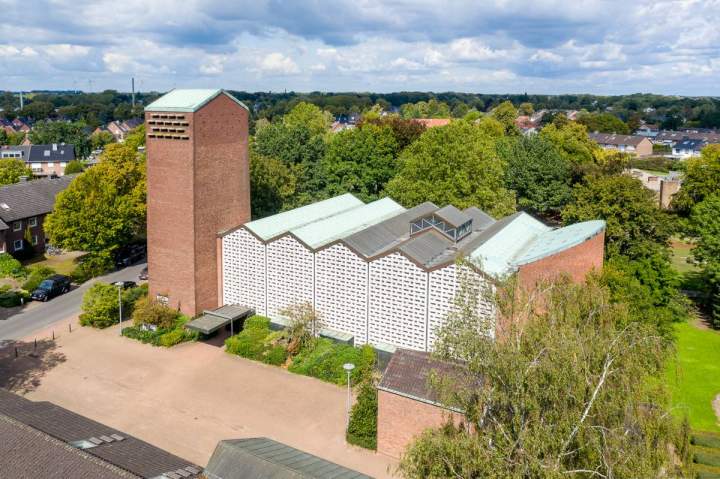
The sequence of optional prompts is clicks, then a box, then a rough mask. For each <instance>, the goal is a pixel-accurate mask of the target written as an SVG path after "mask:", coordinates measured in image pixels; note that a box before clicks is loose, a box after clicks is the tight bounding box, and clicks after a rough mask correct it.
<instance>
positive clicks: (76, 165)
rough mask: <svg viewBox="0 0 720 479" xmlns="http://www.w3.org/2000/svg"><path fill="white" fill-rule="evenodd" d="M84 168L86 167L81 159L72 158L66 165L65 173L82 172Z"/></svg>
mask: <svg viewBox="0 0 720 479" xmlns="http://www.w3.org/2000/svg"><path fill="white" fill-rule="evenodd" d="M84 169H85V167H84V166H83V164H82V162H81V161H80V160H72V161H71V162H70V163H68V164H67V166H66V167H65V174H66V175H73V174H75V173H82V172H83V170H84Z"/></svg>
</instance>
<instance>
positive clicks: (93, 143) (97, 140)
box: [90, 131, 115, 151]
mask: <svg viewBox="0 0 720 479" xmlns="http://www.w3.org/2000/svg"><path fill="white" fill-rule="evenodd" d="M114 141H115V137H114V136H113V134H112V133H110V132H109V131H99V132H97V133H93V134H92V135H90V148H92V150H93V151H94V150H99V149H101V148H103V147H104V146H105V145H107V144H109V143H112V142H114Z"/></svg>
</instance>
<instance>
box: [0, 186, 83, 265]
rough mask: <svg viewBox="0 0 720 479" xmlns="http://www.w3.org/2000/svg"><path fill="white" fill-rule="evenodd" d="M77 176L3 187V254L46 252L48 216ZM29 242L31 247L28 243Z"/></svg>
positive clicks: (0, 198)
mask: <svg viewBox="0 0 720 479" xmlns="http://www.w3.org/2000/svg"><path fill="white" fill-rule="evenodd" d="M75 176H77V175H67V176H62V177H60V178H46V179H40V180H33V181H21V182H20V183H15V184H13V185H7V186H3V187H0V252H2V253H5V252H7V253H10V254H13V255H22V254H29V253H30V252H29V251H27V249H28V248H30V249H32V250H33V251H34V252H36V253H39V252H42V251H44V250H45V243H46V239H45V231H44V230H43V223H44V221H45V216H46V215H47V214H48V213H50V212H51V211H52V210H53V208H54V206H55V196H56V195H57V194H58V193H59V192H61V191H63V190H64V189H65V188H67V186H68V185H69V184H70V182H71V181H72V180H73V178H75ZM28 243H29V244H28Z"/></svg>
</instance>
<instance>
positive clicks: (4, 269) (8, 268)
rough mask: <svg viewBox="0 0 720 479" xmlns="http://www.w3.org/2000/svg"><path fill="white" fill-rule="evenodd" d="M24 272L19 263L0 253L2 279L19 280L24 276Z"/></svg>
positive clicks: (6, 254) (0, 274)
mask: <svg viewBox="0 0 720 479" xmlns="http://www.w3.org/2000/svg"><path fill="white" fill-rule="evenodd" d="M25 274H26V271H25V268H23V265H22V264H21V263H20V261H18V260H16V259H15V258H13V257H12V256H10V255H9V254H8V253H0V276H2V277H3V278H5V277H10V278H21V277H23V276H25Z"/></svg>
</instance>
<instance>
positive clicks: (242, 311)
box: [185, 304, 255, 334]
mask: <svg viewBox="0 0 720 479" xmlns="http://www.w3.org/2000/svg"><path fill="white" fill-rule="evenodd" d="M252 314H255V311H254V310H253V309H251V308H248V307H245V306H239V305H236V304H228V305H225V306H223V307H221V308H218V309H216V310H214V311H204V312H203V315H202V316H200V317H199V318H196V319H193V320H192V321H189V322H188V323H186V324H185V327H186V328H188V329H192V330H194V331H199V332H201V333H202V334H211V333H214V332H215V331H217V330H218V329H220V328H222V327H223V326H225V325H226V324H230V321H235V320H238V319H240V318H244V317H247V316H250V315H252Z"/></svg>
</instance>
